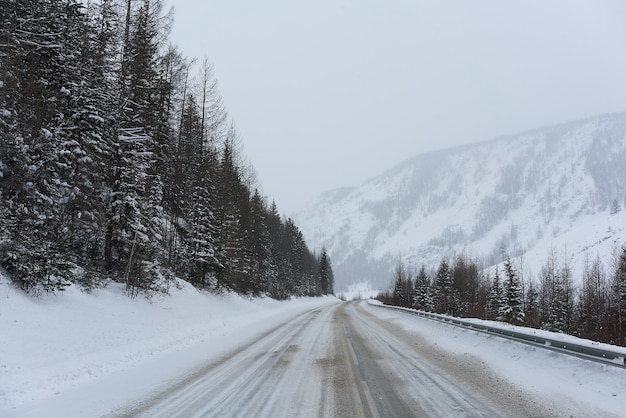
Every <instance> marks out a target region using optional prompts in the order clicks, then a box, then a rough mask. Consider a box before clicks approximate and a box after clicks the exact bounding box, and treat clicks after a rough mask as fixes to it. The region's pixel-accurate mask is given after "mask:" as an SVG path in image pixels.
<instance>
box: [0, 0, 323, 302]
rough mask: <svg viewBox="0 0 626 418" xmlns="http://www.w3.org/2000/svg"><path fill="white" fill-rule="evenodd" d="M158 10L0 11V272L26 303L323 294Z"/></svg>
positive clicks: (134, 4) (311, 261)
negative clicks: (82, 291)
mask: <svg viewBox="0 0 626 418" xmlns="http://www.w3.org/2000/svg"><path fill="white" fill-rule="evenodd" d="M163 3H164V2H163V0H137V1H130V0H100V1H95V2H79V1H76V0H34V1H22V0H13V1H7V0H1V1H0V10H1V12H0V15H1V16H2V19H1V21H0V25H1V26H0V93H1V94H0V135H1V137H0V266H1V267H2V268H4V269H6V270H7V271H8V272H9V273H10V274H11V277H12V279H13V282H14V283H15V284H17V285H18V286H20V287H21V288H22V289H24V290H26V291H29V292H32V293H37V292H40V291H42V290H43V291H54V290H62V289H63V288H64V286H66V285H67V283H68V281H70V282H74V283H79V284H81V285H82V286H84V287H87V288H91V287H96V286H100V285H102V284H103V283H106V282H107V281H108V280H115V281H119V282H123V283H125V284H126V285H127V289H128V292H129V294H130V295H132V296H135V295H136V294H137V292H140V291H145V292H152V291H163V290H167V288H168V286H169V285H170V284H171V279H172V278H173V277H181V278H183V279H185V280H188V281H190V282H191V283H193V284H194V285H195V286H198V287H200V288H206V289H210V290H220V289H228V290H234V291H236V292H240V293H244V294H251V295H259V294H266V295H269V296H271V297H273V298H279V299H281V298H286V297H288V296H290V295H321V294H327V293H332V292H333V274H332V268H331V265H330V260H329V259H328V256H327V254H326V252H325V251H322V253H321V254H319V255H316V254H313V253H312V252H311V251H310V250H309V248H307V245H306V243H305V242H304V239H303V236H302V233H301V232H300V230H299V229H298V227H297V226H296V225H295V224H294V222H293V221H292V220H290V219H287V220H284V219H282V218H281V216H280V215H279V212H278V208H277V207H276V205H275V204H273V203H272V204H268V203H267V202H266V200H265V198H264V197H263V196H261V194H260V192H259V191H258V190H257V188H256V186H255V178H254V174H253V171H252V170H251V169H250V167H249V165H247V164H246V163H244V161H243V158H242V155H241V152H240V151H239V150H238V137H237V133H236V130H235V128H234V126H233V124H232V123H231V122H229V120H228V116H227V114H226V111H225V109H224V106H223V103H222V99H221V97H220V94H219V92H218V89H217V83H216V80H215V78H214V75H213V72H212V66H211V64H210V63H209V62H208V61H207V60H204V61H202V62H201V63H200V64H199V65H194V64H193V61H191V60H189V59H187V58H185V57H184V56H183V55H182V54H181V52H180V51H179V50H178V49H177V48H176V47H174V46H172V45H171V44H170V43H169V40H168V36H169V35H168V30H169V28H170V27H171V25H172V22H173V20H172V17H171V14H170V13H164V11H163ZM193 68H197V69H198V70H197V71H195V74H191V73H192V69H193ZM279 158H283V157H282V156H277V161H278V160H279Z"/></svg>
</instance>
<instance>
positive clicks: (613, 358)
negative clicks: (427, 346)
mask: <svg viewBox="0 0 626 418" xmlns="http://www.w3.org/2000/svg"><path fill="white" fill-rule="evenodd" d="M372 306H379V307H382V308H387V309H394V310H398V311H403V312H407V313H409V314H412V315H417V316H421V317H424V318H428V319H432V320H435V321H439V322H444V323H447V324H450V325H455V326H458V327H462V328H467V329H471V330H472V331H478V332H483V333H486V334H490V335H497V336H500V337H504V338H507V339H510V340H515V341H519V342H522V343H526V344H531V345H534V346H537V347H541V348H545V349H548V350H553V351H557V352H560V353H564V354H569V355H572V356H576V357H580V358H584V359H586V360H592V361H596V362H600V363H603V364H609V365H612V366H618V367H622V368H626V357H625V356H626V353H625V352H620V351H615V350H609V349H602V348H596V347H589V346H588V345H583V344H575V343H570V342H565V341H559V340H556V339H552V338H546V337H544V336H539V335H536V334H532V333H530V332H520V331H517V330H511V329H506V328H500V327H498V326H495V325H485V324H479V323H475V322H471V321H467V320H463V319H459V318H455V317H450V316H445V315H438V314H434V313H430V312H424V311H418V310H416V309H410V308H403V307H400V306H392V305H383V304H380V305H379V304H372Z"/></svg>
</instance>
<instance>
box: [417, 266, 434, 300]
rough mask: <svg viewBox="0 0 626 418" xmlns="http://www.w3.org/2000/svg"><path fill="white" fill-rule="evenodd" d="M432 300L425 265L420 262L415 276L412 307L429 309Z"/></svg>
mask: <svg viewBox="0 0 626 418" xmlns="http://www.w3.org/2000/svg"><path fill="white" fill-rule="evenodd" d="M432 305H433V301H432V296H431V292H430V279H429V278H428V275H427V274H426V267H425V266H424V265H423V264H422V266H421V267H420V270H419V272H418V273H417V276H416V278H415V296H414V299H413V307H414V308H416V309H420V310H424V311H431V310H432V309H433V306H432Z"/></svg>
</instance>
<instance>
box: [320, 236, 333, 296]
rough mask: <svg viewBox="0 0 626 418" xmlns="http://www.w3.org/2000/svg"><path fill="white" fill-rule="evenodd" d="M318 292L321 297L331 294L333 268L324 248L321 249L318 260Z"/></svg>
mask: <svg viewBox="0 0 626 418" xmlns="http://www.w3.org/2000/svg"><path fill="white" fill-rule="evenodd" d="M319 277H320V291H321V293H322V294H323V295H328V294H332V293H333V268H332V266H331V263H330V258H329V257H328V253H327V252H326V247H322V252H321V254H320V259H319Z"/></svg>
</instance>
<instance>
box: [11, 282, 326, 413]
mask: <svg viewBox="0 0 626 418" xmlns="http://www.w3.org/2000/svg"><path fill="white" fill-rule="evenodd" d="M179 287H180V289H173V290H172V292H171V295H169V296H157V297H154V298H152V299H151V300H147V299H146V298H143V297H139V298H137V299H134V300H131V299H129V298H128V297H127V296H126V295H125V294H124V291H123V286H121V285H119V284H115V283H114V284H111V285H110V286H108V287H107V288H104V289H98V290H95V291H93V292H92V293H90V294H87V293H83V292H81V291H80V290H78V289H77V288H76V287H75V286H70V287H69V288H68V289H67V290H66V291H65V292H62V293H58V294H56V295H55V294H46V295H44V296H42V297H41V298H39V299H33V298H30V297H27V296H25V295H23V294H22V293H20V292H19V291H16V290H15V289H14V288H12V287H11V286H10V285H9V282H8V280H7V279H6V278H3V277H2V276H1V275H0V335H2V343H1V345H0V416H3V417H4V416H11V417H13V416H38V415H39V414H40V413H44V415H45V416H47V417H51V416H59V417H61V416H100V415H102V414H105V413H107V412H110V411H111V409H112V408H115V407H118V406H121V405H122V404H123V403H125V402H128V401H130V400H132V399H135V398H137V397H141V396H144V395H145V394H147V393H150V392H152V391H153V390H155V389H157V388H159V387H160V386H163V385H167V383H168V382H171V381H172V380H176V379H178V378H180V377H181V376H184V375H185V374H186V373H188V372H189V371H192V370H194V368H196V367H198V366H199V365H201V364H206V363H207V362H209V361H211V360H215V359H217V358H219V356H221V355H223V354H224V353H226V352H228V350H229V349H233V348H234V347H237V346H238V345H242V344H245V342H246V341H248V340H250V339H252V338H254V337H255V336H256V335H260V334H262V333H263V332H266V331H267V330H269V329H271V328H273V327H275V326H278V325H279V324H280V323H282V322H283V321H285V320H286V319H288V318H291V317H293V316H295V315H297V314H299V313H302V312H305V311H307V310H310V309H313V308H314V307H316V306H320V305H323V304H328V303H336V302H337V299H335V298H330V297H327V298H303V299H296V300H291V301H286V302H277V301H275V300H272V299H252V300H249V299H245V298H243V297H241V296H238V295H234V294H225V295H214V294H207V293H204V292H200V291H198V290H197V289H195V288H193V287H192V286H191V285H189V284H187V283H186V282H183V281H180V282H179ZM146 382H149V383H146ZM55 414H56V415H55ZM39 416H43V415H39Z"/></svg>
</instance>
